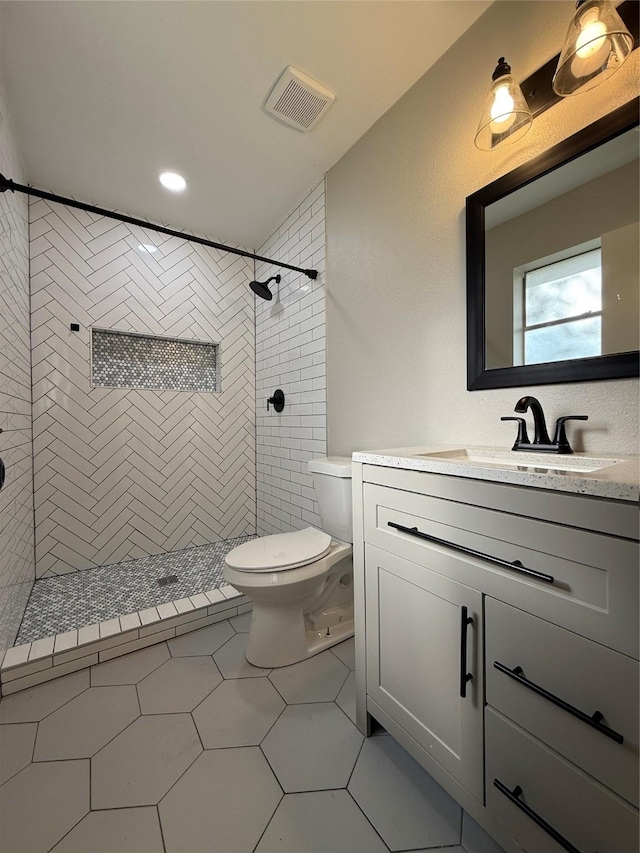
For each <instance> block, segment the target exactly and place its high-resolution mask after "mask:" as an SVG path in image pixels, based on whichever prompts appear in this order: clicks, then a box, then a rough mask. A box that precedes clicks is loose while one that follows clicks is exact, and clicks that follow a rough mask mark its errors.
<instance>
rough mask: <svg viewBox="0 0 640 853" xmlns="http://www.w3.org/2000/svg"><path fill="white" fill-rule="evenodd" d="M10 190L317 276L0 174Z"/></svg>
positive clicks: (0, 184)
mask: <svg viewBox="0 0 640 853" xmlns="http://www.w3.org/2000/svg"><path fill="white" fill-rule="evenodd" d="M6 190H11V192H18V193H25V194H26V195H32V196H35V197H36V198H44V199H46V200H47V201H55V202H57V203H58V204H65V205H67V207H76V208H77V209H78V210H86V211H87V212H88V213H97V214H98V215H99V216H109V217H111V219H117V220H118V221H119V222H126V223H127V224H128V225H138V226H139V227H140V228H146V229H148V230H149V231H158V232H159V233H160V234H168V235H169V236H170V237H179V238H180V239H181V240H189V241H190V242H191V243H200V245H201V246H211V248H213V249H220V251H222V252H230V253H231V254H232V255H241V256H242V257H243V258H253V260H254V261H264V262H265V263H267V264H272V265H273V266H274V267H281V268H282V269H286V270H294V271H295V272H303V273H304V274H305V275H306V276H308V277H309V278H313V279H315V278H318V270H305V269H302V267H295V266H293V265H292V264H285V263H283V262H282V261H274V260H273V259H272V258H265V257H263V256H262V255H254V254H253V252H247V251H245V250H244V249H236V248H234V247H233V246H225V245H224V243H216V242H215V241H214V240H207V239H205V238H204V237H196V236H195V234H185V233H184V232H182V231H174V230H173V228H165V227H164V225H154V224H153V223H152V222H147V221H146V220H144V219H136V218H135V217H134V216H126V215H125V214H124V213H117V212H116V211H113V210H105V209H104V208H103V207H96V206H95V205H94V204H85V203H84V202H83V201H76V200H75V199H74V198H65V197H64V196H61V195H56V194H55V193H48V192H45V190H39V189H36V187H29V186H26V185H25V184H16V182H15V181H12V180H11V178H5V176H4V175H0V193H3V192H6Z"/></svg>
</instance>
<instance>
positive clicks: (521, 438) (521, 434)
mask: <svg viewBox="0 0 640 853" xmlns="http://www.w3.org/2000/svg"><path fill="white" fill-rule="evenodd" d="M500 420H501V421H518V436H517V438H516V440H515V444H514V445H513V447H512V448H511V449H512V450H518V449H519V447H520V445H521V444H529V436H528V435H527V422H526V421H525V419H524V418H514V417H512V416H505V417H502V418H500Z"/></svg>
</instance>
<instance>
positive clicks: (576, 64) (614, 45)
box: [552, 0, 633, 98]
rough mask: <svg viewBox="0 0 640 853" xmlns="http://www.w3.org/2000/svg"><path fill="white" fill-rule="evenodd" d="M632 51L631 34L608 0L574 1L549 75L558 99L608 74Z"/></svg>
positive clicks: (597, 83) (584, 88)
mask: <svg viewBox="0 0 640 853" xmlns="http://www.w3.org/2000/svg"><path fill="white" fill-rule="evenodd" d="M632 50H633V37H632V36H631V33H630V32H629V30H628V29H627V27H626V26H625V25H624V23H623V21H622V18H621V17H620V15H619V14H618V12H617V11H616V8H615V7H614V5H613V3H612V2H610V0H577V2H576V11H575V14H574V16H573V18H572V19H571V23H570V24H569V30H568V31H567V36H566V38H565V40H564V46H563V48H562V51H561V53H560V60H559V62H558V67H557V70H556V73H555V75H554V77H553V83H552V86H553V91H554V92H555V93H556V95H559V96H560V97H561V98H564V97H566V96H567V95H576V94H578V93H580V92H587V91H588V90H589V89H593V88H594V86H598V85H599V84H600V83H602V82H604V81H605V80H607V79H608V78H609V77H611V75H612V74H615V72H616V71H617V70H618V69H619V68H620V67H621V66H622V64H623V63H624V62H625V60H626V59H627V57H628V56H629V54H630V53H631V51H632Z"/></svg>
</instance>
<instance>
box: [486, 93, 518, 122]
mask: <svg viewBox="0 0 640 853" xmlns="http://www.w3.org/2000/svg"><path fill="white" fill-rule="evenodd" d="M513 107H514V101H513V98H512V97H511V95H510V94H509V87H508V86H506V85H502V86H498V88H497V89H496V90H495V92H494V96H493V104H492V105H491V110H490V115H491V130H492V131H493V132H494V133H502V132H503V131H505V130H506V129H507V128H508V127H511V125H512V124H513V122H514V120H515V117H516V115H515V113H514V111H513Z"/></svg>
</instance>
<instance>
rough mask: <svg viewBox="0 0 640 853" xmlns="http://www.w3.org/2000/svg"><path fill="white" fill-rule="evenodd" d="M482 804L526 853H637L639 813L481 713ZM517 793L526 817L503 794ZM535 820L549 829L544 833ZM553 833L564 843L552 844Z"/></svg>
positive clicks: (545, 749) (517, 731) (490, 714)
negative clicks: (483, 749) (483, 739)
mask: <svg viewBox="0 0 640 853" xmlns="http://www.w3.org/2000/svg"><path fill="white" fill-rule="evenodd" d="M485 735H486V802H487V809H488V811H489V813H490V814H491V816H492V818H493V819H494V820H496V821H497V822H498V823H500V824H501V825H502V826H503V827H504V828H505V830H506V831H507V832H509V833H510V834H511V836H512V837H513V838H514V839H515V840H516V841H517V842H518V844H520V845H521V846H522V847H523V848H524V849H525V850H527V851H529V853H561V851H563V850H569V851H573V853H596V851H597V853H637V850H638V811H637V810H636V809H635V808H633V806H631V805H629V804H628V803H627V802H625V801H624V800H622V799H620V798H619V797H617V796H616V795H615V794H613V793H612V792H611V791H609V790H607V789H606V788H604V787H603V786H602V785H600V784H599V783H598V782H596V781H595V780H594V779H592V778H591V777H590V776H587V775H586V774H585V773H584V772H583V771H581V770H579V769H578V768H577V767H575V766H574V765H572V764H570V763H569V762H568V761H566V760H565V759H564V758H562V757H561V756H559V755H557V753H555V752H553V751H552V750H550V749H549V748H548V747H546V746H544V745H543V744H542V743H540V741H538V740H536V739H535V738H533V737H532V736H531V735H529V734H527V733H526V732H524V731H523V730H522V729H520V728H518V727H517V726H515V725H514V724H512V723H510V722H509V721H508V720H506V719H505V718H504V717H502V716H501V715H500V714H498V713H497V712H496V711H493V710H492V709H491V708H487V709H486V712H485ZM496 780H497V781H498V782H499V783H500V784H501V785H503V786H504V787H505V788H506V789H507V790H508V791H510V792H512V793H518V791H517V789H518V788H520V789H521V793H520V794H519V796H518V797H517V799H518V802H519V803H520V804H524V805H525V807H526V808H528V809H530V810H532V812H533V814H531V813H529V814H527V813H525V812H524V811H523V810H522V809H521V808H520V807H519V806H518V805H517V804H516V803H514V802H513V801H512V800H510V799H509V797H508V796H507V794H506V793H504V792H503V791H502V790H499V789H498V788H497V787H496V784H495V781H496ZM536 816H537V817H538V818H539V819H540V820H541V821H543V822H545V823H546V824H547V829H544V828H543V827H541V826H540V825H539V824H538V823H537V822H536ZM553 831H555V832H556V833H558V835H559V836H560V838H562V839H564V840H565V842H566V843H565V844H564V845H563V844H562V843H561V841H560V840H554V837H553V836H552V835H551V834H550V832H553Z"/></svg>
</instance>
